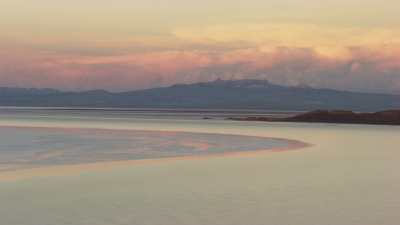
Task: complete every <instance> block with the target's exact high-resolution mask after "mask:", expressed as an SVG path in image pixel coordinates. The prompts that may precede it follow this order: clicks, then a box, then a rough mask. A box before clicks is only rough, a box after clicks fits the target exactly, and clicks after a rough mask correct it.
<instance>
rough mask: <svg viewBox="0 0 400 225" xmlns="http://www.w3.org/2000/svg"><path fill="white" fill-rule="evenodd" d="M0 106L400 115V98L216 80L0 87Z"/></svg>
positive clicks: (386, 95)
mask: <svg viewBox="0 0 400 225" xmlns="http://www.w3.org/2000/svg"><path fill="white" fill-rule="evenodd" d="M0 106H24V107H96V108H97V107H99V108H107V107H117V108H203V109H265V110H316V109H326V110H332V109H345V110H356V111H378V110H388V109H399V108H400V95H391V94H377V93H359V92H350V91H339V90H332V89H317V88H311V87H307V86H302V87H299V86H281V85H277V84H273V83H270V82H268V81H266V80H216V81H212V82H204V83H194V84H176V85H173V86H169V87H162V88H152V89H147V90H137V91H127V92H109V91H105V90H92V91H83V92H71V91H60V90H55V89H25V88H9V87H2V88H1V87H0Z"/></svg>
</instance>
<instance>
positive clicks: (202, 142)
mask: <svg viewBox="0 0 400 225" xmlns="http://www.w3.org/2000/svg"><path fill="white" fill-rule="evenodd" d="M294 144H295V143H294V142H293V141H289V140H284V139H273V138H264V137H251V136H241V135H224V134H205V133H189V132H166V131H138V130H136V131H134V130H131V131H128V130H106V129H103V130H102V129H83V128H75V129H72V128H69V129H65V128H35V127H1V126H0V172H1V171H9V170H17V169H22V168H35V167H43V166H54V165H71V164H82V163H95V162H106V161H117V160H141V159H157V158H167V157H182V156H207V155H214V154H228V153H232V152H244V151H261V150H273V149H284V148H289V147H291V146H292V147H293V145H294ZM299 144H300V143H299Z"/></svg>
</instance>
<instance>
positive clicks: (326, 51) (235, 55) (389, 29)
mask: <svg viewBox="0 0 400 225" xmlns="http://www.w3.org/2000/svg"><path fill="white" fill-rule="evenodd" d="M399 12H400V1H398V0H385V1H382V0H324V1H321V0H202V1H198V0H146V1H144V0H141V1H138V0H113V1H110V0H68V1H67V0H0V86H10V87H34V88H57V89H63V90H88V89H107V90H112V91H124V90H135V89H146V88H151V87H158V86H168V85H171V84H175V83H193V82H199V81H211V80H215V79H218V78H220V79H267V80H270V81H271V82H274V83H277V84H283V85H308V86H311V87H316V88H333V89H340V90H350V91H363V92H381V93H400V13H399Z"/></svg>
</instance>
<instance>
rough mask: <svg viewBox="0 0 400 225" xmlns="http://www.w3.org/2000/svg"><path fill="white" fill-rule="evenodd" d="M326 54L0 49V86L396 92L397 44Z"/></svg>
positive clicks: (302, 50)
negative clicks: (253, 81)
mask: <svg viewBox="0 0 400 225" xmlns="http://www.w3.org/2000/svg"><path fill="white" fill-rule="evenodd" d="M348 52H349V55H348V56H346V57H344V58H343V57H338V58H332V57H327V56H324V55H322V54H319V53H318V51H315V50H314V49H311V48H287V47H278V48H273V49H269V50H268V51H266V50H263V49H259V48H244V49H233V50H220V51H208V50H202V51H200V50H192V51H172V50H170V51H155V52H142V53H135V52H133V53H128V54H121V55H115V54H114V55H97V56H96V55H91V56H82V55H78V54H65V53H54V52H46V51H39V50H29V49H24V50H21V49H7V50H4V51H1V52H0V86H21V87H55V88H63V89H98V88H101V89H110V90H131V89H141V88H149V87H154V86H160V85H170V84H173V83H180V82H196V81H207V80H212V79H216V78H225V79H230V78H235V79H240V78H260V79H269V80H271V81H273V82H277V83H281V84H309V85H312V86H315V87H329V88H339V89H349V90H357V91H379V92H399V91H400V90H399V87H400V85H399V84H400V51H398V50H396V49H382V50H371V49H368V48H361V47H358V48H355V47H353V48H349V49H348Z"/></svg>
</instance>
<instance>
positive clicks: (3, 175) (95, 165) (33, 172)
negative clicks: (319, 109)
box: [0, 126, 312, 182]
mask: <svg viewBox="0 0 400 225" xmlns="http://www.w3.org/2000/svg"><path fill="white" fill-rule="evenodd" d="M0 127H3V128H38V129H62V130H68V131H73V130H90V131H111V132H112V131H119V132H130V131H139V132H140V131H145V132H166V133H186V134H215V135H232V136H242V137H257V138H266V139H271V140H280V141H285V142H286V143H287V146H285V147H275V148H270V149H259V150H251V151H246V150H241V151H235V152H224V153H209V154H207V155H190V156H171V157H163V158H150V159H133V160H110V161H101V162H90V163H79V164H68V165H50V166H40V167H34V168H20V169H16V170H12V171H3V172H0V182H2V181H17V180H22V179H29V178H34V177H51V176H65V175H76V174H79V173H81V172H99V171H107V170H111V169H113V168H121V167H125V166H135V165H143V164H154V163H167V162H175V161H180V160H204V159H210V158H218V157H254V156H257V155H260V154H267V153H273V152H284V151H293V150H298V149H302V148H306V147H310V146H312V144H309V143H306V142H302V141H298V140H293V139H285V138H274V137H263V136H250V135H238V134H220V133H206V132H186V131H165V130H143V129H111V128H78V127H51V126H49V127H45V126H43V127H42V126H0Z"/></svg>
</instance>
